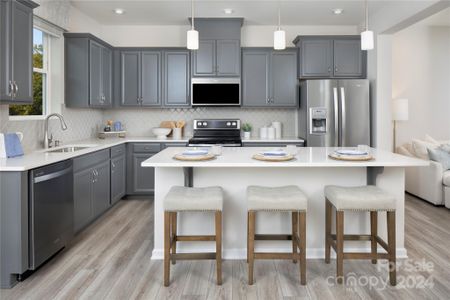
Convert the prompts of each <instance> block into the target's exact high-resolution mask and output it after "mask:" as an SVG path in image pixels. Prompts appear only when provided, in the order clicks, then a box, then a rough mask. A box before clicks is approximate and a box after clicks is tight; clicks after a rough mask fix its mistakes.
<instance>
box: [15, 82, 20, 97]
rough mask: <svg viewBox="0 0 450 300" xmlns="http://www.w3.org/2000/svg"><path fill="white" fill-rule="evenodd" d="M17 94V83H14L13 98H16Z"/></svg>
mask: <svg viewBox="0 0 450 300" xmlns="http://www.w3.org/2000/svg"><path fill="white" fill-rule="evenodd" d="M17 93H19V86H18V85H17V82H15V81H14V97H16V96H17Z"/></svg>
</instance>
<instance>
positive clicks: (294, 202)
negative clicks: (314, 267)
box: [247, 185, 308, 285]
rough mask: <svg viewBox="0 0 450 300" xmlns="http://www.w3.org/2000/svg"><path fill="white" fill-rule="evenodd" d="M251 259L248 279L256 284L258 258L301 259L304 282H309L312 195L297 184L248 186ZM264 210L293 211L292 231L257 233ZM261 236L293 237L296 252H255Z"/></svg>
mask: <svg viewBox="0 0 450 300" xmlns="http://www.w3.org/2000/svg"><path fill="white" fill-rule="evenodd" d="M247 206H248V222H247V225H248V227H247V261H248V283H249V284H253V267H254V260H255V259H292V260H293V262H294V263H296V262H297V260H300V283H301V284H303V285H305V284H306V210H307V207H308V199H307V197H306V195H305V194H304V193H303V192H302V190H300V188H298V187H297V186H294V185H289V186H281V187H263V186H249V187H248V188H247ZM261 211H280V212H290V213H291V214H292V234H256V232H255V231H256V230H255V224H256V213H257V212H261ZM258 240H264V241H267V240H285V241H291V240H292V252H289V253H280V252H275V253H274V252H255V241H258Z"/></svg>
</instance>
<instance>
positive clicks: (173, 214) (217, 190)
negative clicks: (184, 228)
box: [163, 186, 223, 286]
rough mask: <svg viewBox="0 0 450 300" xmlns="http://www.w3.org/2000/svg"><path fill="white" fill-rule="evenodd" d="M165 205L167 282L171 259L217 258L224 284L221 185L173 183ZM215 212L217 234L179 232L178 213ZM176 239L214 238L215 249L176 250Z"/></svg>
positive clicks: (167, 282)
mask: <svg viewBox="0 0 450 300" xmlns="http://www.w3.org/2000/svg"><path fill="white" fill-rule="evenodd" d="M163 206H164V286H169V283H170V261H172V264H175V262H176V261H177V260H186V259H187V260H192V259H215V260H216V272H217V284H218V285H221V284H222V207H223V191H222V188H221V187H203V188H194V187H183V186H174V187H172V188H171V189H170V190H169V192H168V193H167V195H166V197H165V198H164V202H163ZM195 211H201V212H213V213H214V214H215V217H214V219H215V221H214V224H215V225H214V227H215V228H214V230H215V234H214V235H178V233H177V217H178V213H189V212H195ZM177 242H215V244H216V251H215V252H210V253H205V252H202V253H177Z"/></svg>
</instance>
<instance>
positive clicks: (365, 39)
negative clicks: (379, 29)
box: [361, 30, 373, 50]
mask: <svg viewBox="0 0 450 300" xmlns="http://www.w3.org/2000/svg"><path fill="white" fill-rule="evenodd" d="M372 49H373V31H370V30H366V31H363V32H361V50H372Z"/></svg>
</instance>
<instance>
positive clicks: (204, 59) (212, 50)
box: [192, 39, 241, 77]
mask: <svg viewBox="0 0 450 300" xmlns="http://www.w3.org/2000/svg"><path fill="white" fill-rule="evenodd" d="M240 66H241V46H240V42H239V40H234V39H231V40H214V39H205V40H200V41H199V48H198V50H194V51H192V74H193V76H198V77H201V76H204V77H216V76H217V77H239V76H240V75H241V72H240Z"/></svg>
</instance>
